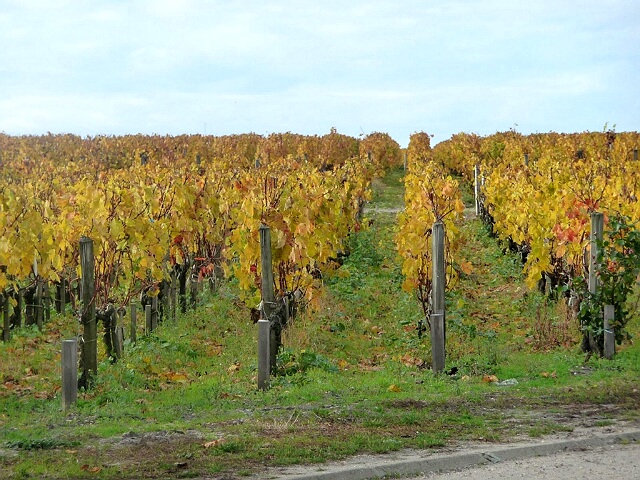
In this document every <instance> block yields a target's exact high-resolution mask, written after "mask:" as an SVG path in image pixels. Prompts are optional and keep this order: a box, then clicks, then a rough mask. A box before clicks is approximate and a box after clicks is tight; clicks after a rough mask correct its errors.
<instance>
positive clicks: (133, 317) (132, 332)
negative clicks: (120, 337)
mask: <svg viewBox="0 0 640 480" xmlns="http://www.w3.org/2000/svg"><path fill="white" fill-rule="evenodd" d="M130 308H131V328H130V333H129V336H130V338H131V343H136V341H137V332H136V330H137V328H138V327H137V325H136V323H138V309H137V308H136V304H135V302H134V301H132V302H131V306H130Z"/></svg>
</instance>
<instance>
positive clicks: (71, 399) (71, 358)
mask: <svg viewBox="0 0 640 480" xmlns="http://www.w3.org/2000/svg"><path fill="white" fill-rule="evenodd" d="M77 400H78V340H77V339H75V338H73V339H70V340H63V341H62V409H63V410H67V409H68V408H69V407H71V406H72V405H75V403H76V401H77Z"/></svg>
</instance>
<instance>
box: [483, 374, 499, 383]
mask: <svg viewBox="0 0 640 480" xmlns="http://www.w3.org/2000/svg"><path fill="white" fill-rule="evenodd" d="M482 381H483V382H486V383H495V382H498V381H499V380H498V377H496V376H495V375H484V376H483V377H482Z"/></svg>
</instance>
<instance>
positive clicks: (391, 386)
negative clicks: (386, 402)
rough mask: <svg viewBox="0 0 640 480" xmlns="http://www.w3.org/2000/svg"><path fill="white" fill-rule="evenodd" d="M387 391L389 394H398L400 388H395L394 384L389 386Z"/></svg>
mask: <svg viewBox="0 0 640 480" xmlns="http://www.w3.org/2000/svg"><path fill="white" fill-rule="evenodd" d="M387 390H388V391H389V392H399V391H401V390H400V387H399V386H397V385H396V384H393V385H390V386H389V388H387Z"/></svg>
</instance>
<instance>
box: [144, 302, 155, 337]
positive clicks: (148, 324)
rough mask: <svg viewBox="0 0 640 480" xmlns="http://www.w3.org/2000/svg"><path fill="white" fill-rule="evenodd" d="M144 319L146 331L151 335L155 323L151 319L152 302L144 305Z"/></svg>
mask: <svg viewBox="0 0 640 480" xmlns="http://www.w3.org/2000/svg"><path fill="white" fill-rule="evenodd" d="M144 320H145V333H146V334H147V335H149V334H150V333H151V332H153V323H152V321H151V304H149V303H147V304H146V305H145V306H144Z"/></svg>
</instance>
